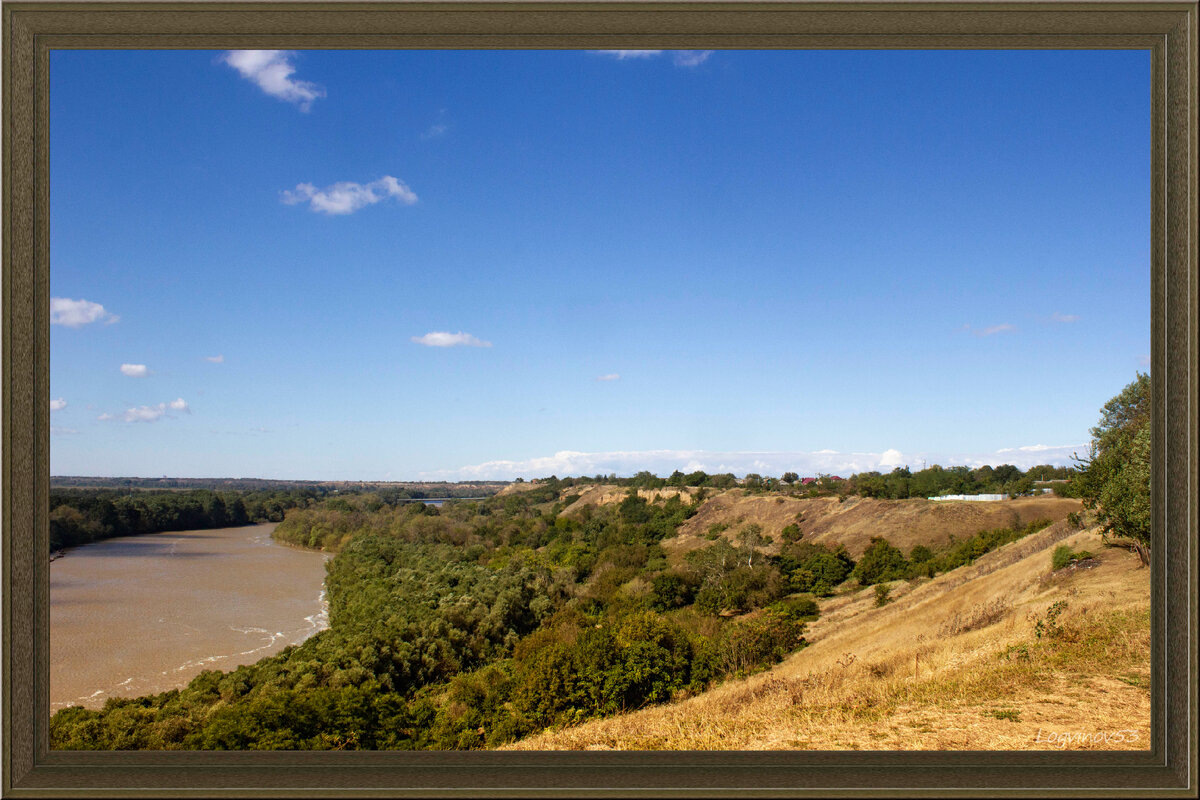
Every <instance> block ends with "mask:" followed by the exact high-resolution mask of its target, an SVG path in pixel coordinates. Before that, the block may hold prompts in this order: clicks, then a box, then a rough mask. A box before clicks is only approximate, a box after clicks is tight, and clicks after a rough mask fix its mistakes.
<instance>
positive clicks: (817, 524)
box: [663, 490, 1080, 558]
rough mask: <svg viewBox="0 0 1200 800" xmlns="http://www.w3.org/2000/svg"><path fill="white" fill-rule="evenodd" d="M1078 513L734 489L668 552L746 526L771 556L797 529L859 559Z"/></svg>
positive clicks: (1049, 506) (1073, 507)
mask: <svg viewBox="0 0 1200 800" xmlns="http://www.w3.org/2000/svg"><path fill="white" fill-rule="evenodd" d="M1079 509H1080V501H1078V500H1071V499H1067V498H1062V497H1024V498H1020V499H1017V500H999V501H996V502H975V501H937V502H935V501H933V500H923V499H914V500H876V499H874V498H868V497H849V498H847V499H846V500H844V501H839V500H838V499H837V498H836V497H817V498H806V499H797V498H790V497H778V496H770V495H754V494H747V493H745V492H743V491H741V490H734V491H729V492H725V493H723V494H719V495H717V496H715V497H713V498H711V499H709V500H707V501H705V502H704V504H703V505H701V506H700V508H699V510H698V511H697V512H696V514H695V516H693V517H692V518H691V519H689V520H688V521H687V522H685V523H684V524H683V525H682V526H681V527H680V530H679V534H678V535H677V536H675V537H673V539H671V540H670V541H668V542H664V543H663V547H664V548H667V550H668V552H671V551H676V552H687V551H688V550H693V549H695V548H697V547H702V546H703V545H704V544H706V543H707V541H708V539H707V538H706V536H707V534H708V532H709V531H710V530H712V528H713V526H714V525H717V526H722V525H724V526H727V527H726V528H725V530H724V531H723V532H722V535H723V536H725V537H726V538H729V539H731V540H732V539H735V538H736V536H737V533H738V531H740V530H741V529H742V528H743V527H745V526H746V525H748V524H750V523H757V524H758V525H761V526H762V529H763V533H765V534H767V535H768V536H771V537H773V538H774V539H775V542H774V544H773V546H770V547H767V548H766V549H767V550H769V551H771V552H778V549H779V545H780V544H781V537H780V532H781V531H782V530H783V528H784V526H785V525H790V524H792V523H795V524H797V525H799V526H800V530H801V532H802V533H803V535H804V540H805V541H809V542H818V543H820V544H826V545H830V546H833V547H836V546H837V545H843V546H845V548H846V549H847V550H848V551H849V552H850V554H851V555H852V556H854V557H855V558H858V557H859V556H860V555H862V553H863V551H864V550H866V549H867V546H868V545H869V544H870V543H871V537H873V536H882V537H884V538H885V539H887V540H888V541H889V542H891V543H892V544H893V545H895V546H896V547H899V548H900V549H901V550H903V551H904V552H906V553H907V552H908V551H909V550H911V549H912V548H913V547H914V546H915V545H918V544H923V545H925V546H926V547H932V548H934V549H937V548H940V547H943V546H945V545H946V544H947V543H948V542H949V541H950V537H951V536H954V537H957V538H959V539H962V538H965V537H967V536H972V535H974V534H976V533H978V532H979V531H981V530H990V529H994V528H1005V527H1022V526H1024V525H1027V524H1028V523H1030V522H1032V521H1034V520H1036V519H1049V520H1052V521H1055V522H1057V521H1059V520H1062V519H1065V518H1066V516H1067V514H1069V513H1071V512H1072V511H1078V510H1079Z"/></svg>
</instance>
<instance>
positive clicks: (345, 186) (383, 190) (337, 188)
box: [279, 175, 417, 215]
mask: <svg viewBox="0 0 1200 800" xmlns="http://www.w3.org/2000/svg"><path fill="white" fill-rule="evenodd" d="M279 194H280V200H281V201H282V202H283V203H285V204H287V205H289V206H293V205H296V204H298V203H308V205H309V208H310V209H312V210H313V211H315V212H319V213H321V214H330V215H337V214H352V213H354V212H355V211H358V210H359V209H360V208H365V207H366V206H370V205H374V204H375V203H378V202H379V201H381V200H386V199H387V198H389V197H395V198H397V199H398V200H399V201H400V202H401V203H403V204H404V205H406V206H411V205H412V204H414V203H416V202H417V195H416V194H415V193H414V192H413V190H412V189H410V188H408V186H407V185H406V184H405V183H404V182H403V181H400V180H398V179H396V178H393V177H392V176H391V175H384V176H383V177H382V178H380V179H379V180H377V181H371V182H370V183H354V182H352V181H342V182H341V183H335V184H333V185H332V186H326V187H325V188H324V189H318V188H317V187H316V186H314V185H313V184H311V183H299V184H296V188H295V189H294V190H291V191H287V190H285V191H282V192H280V193H279Z"/></svg>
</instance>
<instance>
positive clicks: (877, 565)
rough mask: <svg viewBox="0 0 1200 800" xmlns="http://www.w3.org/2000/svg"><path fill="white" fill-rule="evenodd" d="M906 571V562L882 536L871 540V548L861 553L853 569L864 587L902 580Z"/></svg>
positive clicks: (896, 549) (898, 551) (902, 555)
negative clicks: (861, 555)
mask: <svg viewBox="0 0 1200 800" xmlns="http://www.w3.org/2000/svg"><path fill="white" fill-rule="evenodd" d="M907 571H908V562H907V561H906V560H905V559H904V554H903V553H901V552H900V550H899V549H898V548H895V547H892V545H891V543H890V542H888V540H887V539H885V538H883V537H882V536H875V537H872V539H871V546H870V547H868V548H867V551H866V552H865V553H863V557H862V558H861V559H859V561H858V564H857V565H856V566H855V567H854V576H855V577H856V578H858V580H859V582H860V583H862V584H863V585H864V586H868V585H870V584H872V583H881V582H883V581H891V580H897V579H899V578H903V577H904V575H905V573H906V572H907Z"/></svg>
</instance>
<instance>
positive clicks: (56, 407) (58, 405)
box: [50, 397, 67, 411]
mask: <svg viewBox="0 0 1200 800" xmlns="http://www.w3.org/2000/svg"><path fill="white" fill-rule="evenodd" d="M66 407H67V401H66V400H63V399H62V398H61V397H60V398H58V399H57V400H51V401H50V410H51V411H62V410H63V409H64V408H66Z"/></svg>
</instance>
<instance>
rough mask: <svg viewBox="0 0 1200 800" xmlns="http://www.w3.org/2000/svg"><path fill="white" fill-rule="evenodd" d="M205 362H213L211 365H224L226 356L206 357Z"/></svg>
mask: <svg viewBox="0 0 1200 800" xmlns="http://www.w3.org/2000/svg"><path fill="white" fill-rule="evenodd" d="M204 360H205V361H208V362H211V363H213V364H224V363H225V356H224V355H219V356H205V357H204Z"/></svg>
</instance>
